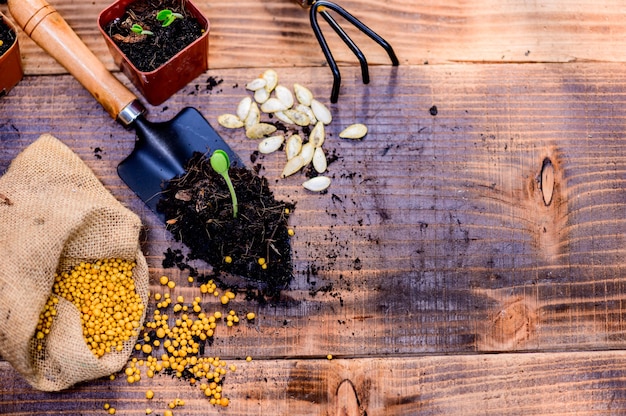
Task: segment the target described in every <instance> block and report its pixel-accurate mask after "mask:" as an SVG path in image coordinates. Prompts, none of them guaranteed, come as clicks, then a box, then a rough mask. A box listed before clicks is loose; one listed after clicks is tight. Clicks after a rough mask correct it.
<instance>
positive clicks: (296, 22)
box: [0, 0, 626, 74]
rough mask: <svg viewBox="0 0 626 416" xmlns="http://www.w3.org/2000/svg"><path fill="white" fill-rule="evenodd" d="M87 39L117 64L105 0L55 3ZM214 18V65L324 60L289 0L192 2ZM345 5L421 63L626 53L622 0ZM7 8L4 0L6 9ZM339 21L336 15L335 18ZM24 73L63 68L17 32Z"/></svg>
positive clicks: (374, 55) (339, 54)
mask: <svg viewBox="0 0 626 416" xmlns="http://www.w3.org/2000/svg"><path fill="white" fill-rule="evenodd" d="M51 3H52V4H53V5H54V7H55V8H57V10H59V12H60V13H61V14H62V15H63V16H64V17H65V18H66V19H67V21H68V22H69V23H70V25H72V27H73V28H74V29H75V30H76V32H77V33H78V34H79V35H80V37H81V38H82V39H83V40H84V41H85V43H87V45H88V46H89V47H90V48H91V49H92V50H93V51H94V52H96V55H97V56H99V57H100V58H101V59H102V60H104V61H105V62H106V64H107V66H108V67H109V69H114V64H113V61H112V59H111V57H110V55H109V53H108V51H107V48H106V45H105V44H104V41H103V40H102V37H101V35H100V32H99V31H98V27H97V23H96V22H97V17H98V14H99V13H100V11H102V10H103V9H104V8H106V7H107V6H108V5H109V4H110V3H111V1H110V0H93V1H89V2H83V1H73V0H57V1H53V2H51ZM195 3H196V4H197V5H198V7H199V8H200V9H201V10H202V11H204V12H205V14H206V15H207V16H208V18H209V20H210V21H211V36H210V47H209V51H210V56H209V65H210V67H211V68H212V69H222V68H245V67H257V68H258V67H266V66H272V67H292V66H298V67H309V66H313V67H316V66H321V65H325V64H326V62H325V60H324V56H323V55H322V52H321V50H320V48H319V45H318V44H317V41H316V40H315V37H314V35H313V33H312V31H311V28H310V24H309V19H308V13H307V11H305V10H303V9H302V8H301V7H300V6H298V5H297V4H295V3H294V2H292V1H289V0H276V1H257V0H254V1H248V0H245V1H238V2H236V3H233V2H232V1H230V0H215V1H210V2H209V1H196V2H195ZM338 3H339V4H341V6H343V7H344V8H345V9H346V10H348V11H350V12H352V13H353V14H354V15H355V16H356V17H357V18H359V19H360V20H362V21H363V22H364V23H366V24H367V25H369V26H370V27H371V28H372V29H374V30H375V31H377V32H378V33H379V34H380V35H381V36H383V37H384V38H385V39H387V40H388V41H389V42H390V43H391V44H392V45H393V47H394V48H395V50H396V52H397V55H398V57H399V58H400V61H401V63H402V64H404V65H407V64H408V65H419V64H423V63H425V62H428V63H431V64H436V63H457V62H476V63H484V62H496V63H501V62H575V61H610V62H623V61H624V56H626V43H624V42H623V39H624V36H626V25H625V24H624V22H625V20H624V5H623V2H621V1H620V0H604V1H602V2H601V3H598V2H597V1H595V0H581V1H559V2H549V3H537V2H526V1H521V0H506V1H481V2H465V1H461V0H444V1H440V2H437V4H433V3H432V2H407V1H404V0H390V1H384V2H381V1H378V0H358V1H357V0H344V1H341V2H338ZM6 10H7V6H6V5H0V11H2V12H6ZM320 20H322V23H321V26H322V28H323V30H324V33H325V34H326V38H327V39H328V42H329V44H330V45H331V49H332V51H333V54H334V55H335V58H336V59H337V61H338V62H339V63H340V64H341V65H346V64H349V65H354V64H356V63H357V61H356V58H355V57H354V55H352V53H351V52H350V51H349V50H348V48H347V47H346V46H345V45H343V44H342V43H341V41H340V40H338V38H337V37H336V36H335V35H334V33H332V30H330V28H328V27H327V26H326V24H325V22H323V19H320ZM338 20H339V21H340V22H341V19H340V18H339V19H338ZM344 26H345V27H347V28H348V29H347V30H348V31H349V33H350V35H351V36H352V37H353V38H354V40H355V41H356V43H357V44H358V45H359V46H360V47H361V49H362V50H363V52H364V53H365V54H366V56H367V59H368V61H369V62H370V64H375V65H377V64H388V63H389V59H388V57H387V55H386V54H385V52H384V51H383V50H382V48H380V47H378V46H377V45H375V44H374V43H373V42H371V41H370V40H368V38H366V37H365V36H364V35H362V34H361V33H360V32H358V31H354V30H349V25H347V24H345V25H344ZM20 43H21V45H22V55H23V58H24V65H25V69H26V72H27V73H29V74H58V73H63V72H65V71H64V70H63V68H61V67H60V66H59V65H58V64H56V62H54V61H53V60H52V59H51V58H49V57H48V56H46V54H45V53H44V52H43V51H42V50H41V49H39V47H37V46H36V45H35V44H34V43H33V42H32V41H30V40H29V39H27V38H26V37H25V36H23V34H22V36H21V37H20Z"/></svg>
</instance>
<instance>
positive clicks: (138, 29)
mask: <svg viewBox="0 0 626 416" xmlns="http://www.w3.org/2000/svg"><path fill="white" fill-rule="evenodd" d="M130 30H132V31H133V32H135V33H138V34H140V35H154V33H153V32H151V31H149V30H144V29H143V27H141V25H138V24H136V23H135V24H134V25H133V26H132V27H131V28H130Z"/></svg>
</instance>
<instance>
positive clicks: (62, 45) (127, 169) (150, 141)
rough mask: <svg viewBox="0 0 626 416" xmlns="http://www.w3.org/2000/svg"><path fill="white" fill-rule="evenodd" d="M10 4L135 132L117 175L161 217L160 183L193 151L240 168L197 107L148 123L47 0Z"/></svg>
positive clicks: (131, 96)
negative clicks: (222, 155) (221, 155)
mask: <svg viewBox="0 0 626 416" xmlns="http://www.w3.org/2000/svg"><path fill="white" fill-rule="evenodd" d="M8 4H9V11H10V13H11V15H12V16H13V18H14V19H15V21H16V22H17V23H18V24H19V25H20V26H21V27H22V29H23V30H24V32H25V33H26V34H27V35H28V36H30V37H31V38H32V39H33V40H34V41H35V42H36V43H37V44H38V45H39V46H41V48H43V49H44V50H45V51H46V52H48V53H49V54H50V55H51V56H52V57H53V58H55V59H56V60H57V61H58V62H59V63H60V64H61V65H63V66H64V67H65V69H67V70H68V71H69V72H70V73H71V74H72V75H73V76H74V77H75V78H76V79H77V80H78V81H79V82H80V83H81V84H82V85H83V86H84V87H85V88H86V89H87V90H88V91H89V92H90V93H91V94H92V95H93V96H94V98H95V99H96V100H97V101H98V102H99V103H100V104H101V105H102V106H103V107H104V109H105V110H106V111H107V112H108V113H109V114H110V115H111V117H113V118H114V119H116V120H117V121H119V122H120V123H121V124H122V125H124V126H125V127H127V128H130V127H133V128H134V129H135V131H136V133H137V141H136V143H135V148H134V150H133V151H132V153H131V154H130V155H129V156H128V157H127V158H126V159H125V160H124V161H122V162H121V163H120V164H119V166H118V169H117V171H118V174H119V175H120V177H121V178H122V179H123V180H124V182H126V184H127V185H128V186H129V187H130V188H131V189H132V190H133V191H134V192H135V193H136V194H137V195H138V196H139V197H140V198H141V199H142V200H143V201H144V202H145V203H146V204H147V205H148V206H149V207H150V208H151V209H152V210H153V211H154V212H155V213H156V214H157V215H159V216H160V217H161V219H163V216H162V214H160V213H159V212H158V211H157V210H156V205H157V202H158V201H159V194H160V193H161V191H162V189H163V188H162V187H163V184H164V183H165V182H167V181H169V180H170V179H172V178H173V177H175V176H177V175H180V174H183V173H184V172H185V168H184V165H185V163H186V162H187V161H188V160H189V159H190V158H191V156H192V154H193V153H194V152H201V153H207V152H208V151H210V152H213V151H215V150H217V149H221V150H224V151H225V152H226V153H227V154H228V156H229V157H230V160H231V163H232V165H233V166H239V167H243V166H244V165H243V162H242V161H241V159H240V158H239V157H238V156H237V155H236V154H235V153H234V152H233V151H232V149H231V148H230V147H229V146H228V144H226V142H224V140H223V139H222V138H221V137H220V136H219V135H218V134H217V133H216V132H215V130H213V128H212V127H211V125H210V124H209V122H208V121H207V120H206V119H205V118H204V117H203V116H202V114H200V113H199V112H198V111H197V110H196V109H195V108H190V107H188V108H185V109H183V110H182V111H181V112H180V113H178V114H177V115H176V116H175V117H174V118H173V119H172V120H170V121H166V122H158V123H155V122H150V121H148V120H146V119H145V117H144V112H145V109H144V107H143V105H142V104H141V103H140V102H139V100H138V99H137V97H136V96H135V95H134V94H133V93H132V92H131V91H130V90H128V88H126V87H125V86H124V85H123V84H122V83H121V82H120V81H118V80H117V78H115V77H114V76H113V75H112V74H111V73H110V72H109V71H108V70H107V69H106V68H105V66H104V64H103V63H102V62H101V61H100V60H99V59H98V58H97V57H96V56H95V55H94V54H93V52H91V50H89V48H88V47H87V46H86V45H85V44H84V43H83V42H82V40H80V38H79V37H78V35H77V34H76V33H75V32H74V31H73V30H72V28H71V27H70V26H69V25H68V24H67V22H66V21H65V20H64V19H63V18H62V17H61V15H60V14H59V13H58V12H57V11H56V10H55V9H54V8H53V7H52V6H50V4H48V3H47V2H46V1H45V0H9V2H8Z"/></svg>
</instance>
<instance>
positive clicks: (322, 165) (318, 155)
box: [313, 147, 328, 173]
mask: <svg viewBox="0 0 626 416" xmlns="http://www.w3.org/2000/svg"><path fill="white" fill-rule="evenodd" d="M327 167H328V161H327V160H326V154H325V153H324V149H322V148H321V147H316V148H315V152H313V168H315V171H316V172H317V173H324V172H326V168H327Z"/></svg>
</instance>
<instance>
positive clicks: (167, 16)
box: [156, 9, 184, 27]
mask: <svg viewBox="0 0 626 416" xmlns="http://www.w3.org/2000/svg"><path fill="white" fill-rule="evenodd" d="M156 17H157V20H158V21H159V22H162V23H161V26H163V27H167V26H169V25H171V24H172V22H173V21H174V20H176V19H182V18H183V17H184V16H183V15H182V14H180V13H174V12H173V11H171V10H169V9H165V10H161V11H160V12H158V13H157V16H156Z"/></svg>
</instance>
